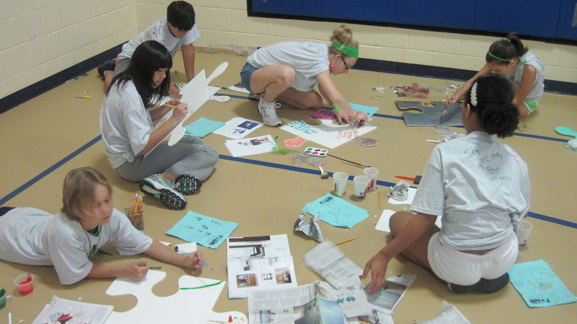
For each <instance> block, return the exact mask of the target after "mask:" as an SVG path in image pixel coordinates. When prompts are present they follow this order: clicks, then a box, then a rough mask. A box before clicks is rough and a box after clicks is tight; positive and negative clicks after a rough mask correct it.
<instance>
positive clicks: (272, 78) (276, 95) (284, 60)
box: [240, 26, 368, 126]
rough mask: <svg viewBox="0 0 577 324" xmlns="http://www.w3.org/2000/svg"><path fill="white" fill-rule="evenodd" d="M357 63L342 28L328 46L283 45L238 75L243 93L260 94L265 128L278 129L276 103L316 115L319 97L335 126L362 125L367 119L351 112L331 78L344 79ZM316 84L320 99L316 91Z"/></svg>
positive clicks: (257, 55) (256, 56)
mask: <svg viewBox="0 0 577 324" xmlns="http://www.w3.org/2000/svg"><path fill="white" fill-rule="evenodd" d="M358 57H359V44H358V42H356V41H355V40H353V38H352V31H351V29H350V28H348V27H346V26H341V27H340V28H337V29H335V30H334V31H333V35H332V37H331V45H330V46H327V45H326V44H324V43H316V42H301V41H286V42H281V43H277V44H273V45H269V46H266V47H263V48H260V49H258V50H257V51H256V52H254V53H253V54H252V55H250V56H249V57H248V58H247V60H246V64H245V66H244V67H243V68H242V71H241V72H240V75H241V80H242V84H243V86H244V87H245V88H246V89H247V90H249V91H250V92H251V93H254V94H262V96H261V98H260V101H259V104H258V111H259V113H260V114H261V116H262V118H263V121H264V123H265V124H267V125H269V126H278V125H281V124H282V121H281V120H280V118H279V117H278V115H277V113H276V111H275V110H276V109H277V108H280V104H279V103H277V100H279V101H282V102H284V103H287V104H289V105H291V106H293V107H296V108H300V109H311V108H313V109H318V108H320V107H321V105H322V103H323V97H324V98H325V99H326V100H327V101H328V103H329V105H331V106H332V107H334V109H333V111H334V112H335V114H336V117H337V120H338V121H339V122H344V123H351V122H353V121H358V122H360V123H362V122H365V121H367V119H368V116H367V114H365V113H364V112H356V111H355V110H353V108H351V106H350V104H349V102H348V101H347V100H346V99H345V97H344V96H343V95H342V94H341V93H340V92H339V90H338V89H337V88H336V86H335V85H334V83H333V82H332V80H331V78H330V75H331V74H335V75H338V74H343V73H347V72H348V71H349V69H350V68H351V67H353V66H354V65H355V64H356V63H357V59H358ZM317 84H318V88H319V91H320V94H319V93H318V92H316V91H315V90H314V88H315V86H317ZM321 95H322V97H321Z"/></svg>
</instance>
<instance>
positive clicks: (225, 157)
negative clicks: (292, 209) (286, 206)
mask: <svg viewBox="0 0 577 324" xmlns="http://www.w3.org/2000/svg"><path fill="white" fill-rule="evenodd" d="M240 98H244V99H246V97H240ZM375 115H376V114H375ZM381 116H388V115H381ZM391 117H395V118H397V117H396V116H391ZM101 139H102V136H101V135H98V136H96V137H95V138H94V139H92V140H91V141H89V142H88V143H86V144H84V145H83V146H81V147H80V148H79V149H77V150H76V151H74V152H72V153H71V154H69V155H68V156H66V157H65V158H63V159H62V160H60V161H58V162H56V163H55V164H54V165H52V166H51V167H49V168H48V169H46V170H45V171H43V172H41V173H40V174H38V175H37V176H35V177H34V178H32V179H30V180H29V181H28V182H26V183H25V184H23V185H22V186H20V187H18V188H17V189H16V190H14V191H12V192H11V193H9V194H8V195H6V196H5V197H3V198H2V199H0V206H3V205H4V204H6V202H8V201H9V200H10V199H12V198H14V197H15V196H17V195H18V194H20V193H21V192H23V191H24V190H26V189H28V188H29V187H30V186H32V185H33V184H35V183H36V182H38V181H40V180H41V179H43V178H44V177H46V176H47V175H49V174H50V173H52V172H53V171H54V170H56V169H57V168H59V167H61V166H62V165H63V164H64V163H66V162H68V161H70V160H71V159H73V158H74V157H76V156H77V155H79V154H80V153H82V152H84V151H85V150H87V149H88V148H90V147H91V146H92V145H94V144H96V143H97V142H98V141H100V140H101ZM219 157H220V159H223V160H228V161H236V162H242V163H249V164H254V165H260V166H266V167H271V168H277V169H284V170H290V171H296V172H302V173H309V174H318V175H320V170H314V169H309V168H302V167H296V166H291V165H284V164H278V163H272V162H264V161H258V160H252V159H246V158H238V157H236V158H235V157H232V156H229V155H222V154H219ZM328 173H329V175H330V176H332V172H328ZM349 180H352V177H349ZM377 185H380V186H386V187H391V186H394V185H395V183H392V182H387V181H380V180H378V181H377ZM529 217H532V218H536V219H540V220H544V221H547V222H551V223H554V224H558V225H563V226H567V227H571V228H577V223H573V222H570V221H566V220H562V219H558V218H554V217H550V216H546V215H541V214H537V213H533V212H529Z"/></svg>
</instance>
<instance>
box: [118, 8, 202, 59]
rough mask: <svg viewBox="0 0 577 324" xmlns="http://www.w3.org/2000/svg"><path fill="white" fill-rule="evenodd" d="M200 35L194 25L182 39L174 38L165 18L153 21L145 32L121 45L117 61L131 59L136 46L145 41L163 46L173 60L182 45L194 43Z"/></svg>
mask: <svg viewBox="0 0 577 324" xmlns="http://www.w3.org/2000/svg"><path fill="white" fill-rule="evenodd" d="M199 37H200V34H199V33H198V29H197V28H196V24H195V25H194V26H192V28H191V29H190V30H189V31H188V33H186V35H185V36H184V37H174V35H172V33H171V32H170V29H169V28H168V24H167V21H166V16H164V17H163V18H161V19H160V20H157V21H155V22H154V23H152V25H150V26H149V27H148V28H147V29H146V30H145V31H143V32H141V33H140V34H138V35H136V36H134V37H133V38H132V39H131V40H129V41H128V42H127V43H125V44H124V45H122V52H121V53H120V54H119V55H118V58H119V59H130V58H132V53H134V50H135V49H136V48H137V47H138V45H140V44H142V43H144V42H145V41H149V40H155V41H157V42H159V43H160V44H162V45H164V47H166V49H168V51H169V52H170V55H171V56H172V57H173V58H174V55H176V52H178V49H179V48H180V47H181V46H182V45H188V44H192V43H194V41H196V40H197V39H198V38H199Z"/></svg>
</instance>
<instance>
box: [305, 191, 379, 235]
mask: <svg viewBox="0 0 577 324" xmlns="http://www.w3.org/2000/svg"><path fill="white" fill-rule="evenodd" d="M303 210H304V211H305V212H307V213H309V214H311V215H313V216H316V215H319V216H321V220H322V221H324V222H326V223H328V224H330V225H333V226H336V227H345V228H351V227H353V226H355V225H356V224H358V223H359V222H361V221H362V220H363V219H365V218H367V217H369V212H368V211H367V210H364V209H362V208H359V207H357V206H355V205H353V204H351V203H350V202H347V201H345V200H343V199H341V198H339V197H337V196H335V195H333V194H331V193H329V194H326V195H325V196H324V197H321V198H319V199H317V200H315V201H314V202H312V203H308V204H306V205H305V207H304V208H303Z"/></svg>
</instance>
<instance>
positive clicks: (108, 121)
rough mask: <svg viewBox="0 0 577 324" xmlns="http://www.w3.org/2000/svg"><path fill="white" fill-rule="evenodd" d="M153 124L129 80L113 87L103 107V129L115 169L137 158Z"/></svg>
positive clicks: (101, 117) (104, 141)
mask: <svg viewBox="0 0 577 324" xmlns="http://www.w3.org/2000/svg"><path fill="white" fill-rule="evenodd" d="M153 130H154V124H153V123H152V119H151V117H150V113H149V112H148V111H147V110H146V108H145V107H144V103H143V102H142V99H141V98H140V95H139V94H138V91H137V90H136V87H135V86H134V83H133V82H132V81H130V80H128V81H126V83H124V84H122V86H119V83H118V82H117V83H115V84H114V85H113V86H112V88H110V90H109V92H108V95H106V98H104V101H103V102H102V106H101V107H100V131H101V132H102V142H103V144H104V149H105V151H106V155H107V156H108V161H110V164H111V165H112V167H113V168H114V169H117V168H118V167H120V166H121V165H122V164H123V163H124V162H132V161H134V157H135V156H136V155H138V153H139V152H140V151H142V149H144V147H145V146H146V144H147V143H148V139H149V138H150V134H151V133H152V131H153Z"/></svg>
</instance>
